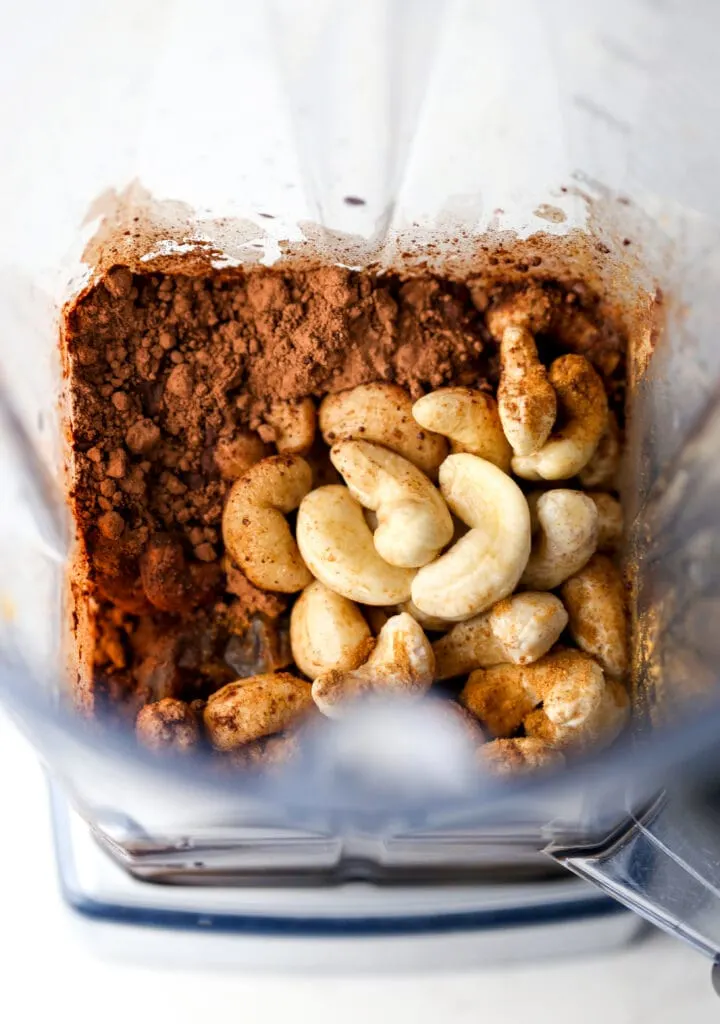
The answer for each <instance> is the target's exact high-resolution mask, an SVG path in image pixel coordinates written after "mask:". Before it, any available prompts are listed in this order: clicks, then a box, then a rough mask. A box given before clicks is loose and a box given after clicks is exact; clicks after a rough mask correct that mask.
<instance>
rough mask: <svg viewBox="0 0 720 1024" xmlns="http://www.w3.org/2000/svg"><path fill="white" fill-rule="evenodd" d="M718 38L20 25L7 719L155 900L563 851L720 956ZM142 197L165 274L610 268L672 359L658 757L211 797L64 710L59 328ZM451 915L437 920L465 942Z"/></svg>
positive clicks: (525, 7)
mask: <svg viewBox="0 0 720 1024" xmlns="http://www.w3.org/2000/svg"><path fill="white" fill-rule="evenodd" d="M718 30H720V9H719V8H718V7H717V6H716V5H714V4H713V3H711V2H709V0H708V2H703V0H694V2H692V3H690V4H686V5H680V4H674V3H670V4H663V5H657V4H650V3H645V2H642V0H633V2H631V3H626V2H621V0H609V2H607V3H605V4H603V5H597V4H592V3H589V2H583V3H571V2H570V0H548V2H547V3H545V4H542V5H538V4H535V3H533V2H532V0H518V3H516V4H512V5H509V6H508V5H506V6H505V7H500V6H498V5H497V4H494V3H491V2H490V0H482V2H471V0H465V2H455V3H451V2H444V0H418V2H417V3H416V4H413V5H412V13H411V12H410V7H409V5H407V4H404V3H402V2H399V0H368V2H367V3H365V4H362V5H357V4H351V3H346V2H344V0H342V2H339V3H326V2H321V3H311V2H308V0H303V2H299V3H298V2H293V3H291V2H287V0H268V2H266V3H261V4H234V3H230V2H229V0H209V2H207V3H204V4H203V5H197V4H195V3H193V2H192V0H163V2H158V3H155V4H152V5H147V4H145V3H141V2H140V0H125V2H123V3H122V4H120V3H111V4H104V5H97V4H93V3H90V2H88V0H70V2H68V3H66V4H64V5H62V6H61V7H60V6H51V7H49V6H48V5H47V4H45V3H43V2H42V0H28V2H26V3H25V4H23V5H22V6H21V8H19V9H18V10H17V11H15V12H14V14H13V21H12V26H11V28H10V29H9V30H8V31H6V33H5V35H4V38H3V43H2V48H3V60H2V61H0V86H1V87H2V89H3V93H4V95H5V96H6V97H7V98H9V100H8V102H6V103H5V104H4V105H3V107H2V108H1V109H0V132H1V133H2V137H3V138H4V139H5V140H6V143H7V145H6V156H5V160H4V188H3V190H2V193H1V194H0V222H1V223H2V224H3V243H2V246H3V260H2V269H0V311H1V313H2V320H1V322H2V349H1V358H2V373H3V379H2V388H3V391H2V415H1V416H0V438H1V441H2V447H1V450H0V454H1V455H2V460H3V472H4V480H5V485H4V488H3V494H2V496H1V498H0V517H1V519H2V524H3V528H2V530H1V531H0V540H1V542H2V543H0V549H1V554H0V558H1V564H2V565H3V584H2V593H1V594H0V610H1V611H2V654H3V657H2V679H1V681H0V693H1V694H2V696H3V699H4V700H5V702H6V703H7V705H8V706H9V707H10V708H11V710H12V711H13V713H14V714H15V716H16V717H17V719H18V721H19V722H20V723H21V725H22V726H23V727H24V728H25V730H26V732H27V734H28V735H29V736H30V738H31V740H32V742H33V743H34V744H35V745H36V747H37V748H38V751H39V753H40V756H41V757H42V758H43V760H44V761H45V763H46V764H47V766H48V768H49V771H50V773H51V775H52V776H53V778H54V779H55V780H56V783H57V784H58V785H59V786H60V787H62V789H63V790H64V792H66V793H67V794H69V796H70V798H71V800H72V802H73V805H74V806H75V807H76V808H78V809H79V810H80V812H81V813H82V815H83V816H84V818H85V819H86V820H87V821H89V822H90V823H91V826H92V829H93V831H94V834H95V835H96V836H97V837H98V838H99V840H100V841H101V842H102V843H103V844H104V846H105V848H106V849H108V850H110V851H112V853H113V855H114V856H115V857H117V859H118V861H119V862H121V863H122V864H124V865H125V867H126V868H128V869H129V870H130V871H131V872H132V873H134V874H135V875H136V876H137V877H141V878H145V879H151V880H163V881H179V880H182V881H183V882H185V883H188V884H191V883H192V882H193V880H197V881H203V882H204V883H205V884H206V885H207V884H212V882H213V880H215V881H217V880H224V881H225V882H226V883H227V880H228V879H230V880H234V881H235V882H238V881H239V882H242V883H243V884H244V885H245V886H246V887H247V886H248V885H249V884H250V883H252V885H255V886H256V887H262V888H263V891H264V892H265V891H266V890H267V889H268V887H269V886H271V885H272V884H275V882H277V883H278V884H279V883H282V882H283V880H284V881H287V880H288V879H298V878H299V879H302V880H304V881H305V882H306V883H307V882H308V881H313V882H316V883H318V885H320V884H322V883H325V882H328V881H335V882H339V881H342V880H343V879H344V878H347V877H361V876H362V877H365V878H367V879H370V880H384V881H398V880H399V881H405V882H407V881H409V880H411V879H413V878H420V879H424V880H427V881H428V884H430V883H431V882H432V883H433V884H435V883H439V882H445V881H447V880H448V878H453V879H455V880H457V879H458V878H459V877H468V878H471V879H475V880H477V879H489V880H492V879H497V878H498V872H501V871H506V872H507V871H510V873H511V874H513V877H518V878H523V877H536V875H537V872H541V873H542V872H543V871H550V872H551V871H552V861H551V859H549V858H547V857H544V859H542V860H540V859H539V858H538V855H539V854H541V853H542V854H543V855H545V854H547V853H550V854H551V856H552V857H554V858H555V859H556V860H557V861H560V862H561V863H563V864H565V865H566V866H567V867H569V868H571V869H572V870H573V871H575V872H576V873H578V874H581V875H582V876H584V877H585V878H588V879H590V880H592V881H593V882H595V883H596V884H597V885H599V886H600V887H601V888H602V889H604V890H605V891H606V892H608V893H610V894H611V895H613V896H614V897H616V898H618V899H619V900H621V901H622V902H624V903H625V904H626V905H629V906H632V907H633V908H634V909H636V910H638V911H639V912H640V913H641V914H643V915H644V916H646V917H648V918H649V919H651V920H653V921H655V922H656V923H659V924H660V925H661V926H663V927H665V928H667V929H668V930H670V931H673V932H676V933H678V934H680V935H682V936H683V937H684V938H686V939H687V940H688V941H691V942H693V943H694V944H695V945H696V946H697V947H698V948H700V949H701V950H703V951H704V952H706V953H708V954H709V955H712V956H715V955H717V954H718V952H720V901H719V900H718V897H717V885H718V881H719V877H718V869H717V864H718V863H720V829H716V828H715V827H714V825H715V810H714V807H715V801H714V796H715V794H714V789H713V780H714V779H715V778H716V777H717V771H718V764H717V759H716V758H714V757H713V748H714V746H715V745H716V744H715V737H716V735H717V733H718V731H720V714H719V713H718V709H717V706H716V704H717V679H718V666H719V665H720V649H718V640H717V636H718V635H720V631H718V630H717V629H716V628H715V622H716V621H717V620H718V615H717V609H718V608H719V607H720V605H718V600H719V599H720V594H719V593H718V590H719V589H720V550H718V544H719V543H720V542H719V541H718V539H717V523H716V521H715V518H714V515H715V513H714V510H715V509H716V508H717V507H718V500H719V499H720V475H719V471H718V469H717V466H718V464H719V463H718V460H717V457H716V454H715V453H716V451H717V444H718V437H719V436H720V412H719V411H718V403H717V384H718V378H719V375H720V374H719V371H720V346H718V344H717V343H716V340H715V333H716V319H717V317H716V308H717V295H718V294H719V293H720V195H719V193H718V190H717V187H716V181H717V177H718V173H720V144H719V143H718V141H717V138H716V136H715V133H713V131H712V130H711V126H712V124H713V123H714V121H715V120H716V119H717V115H718V103H719V101H718V96H720V63H719V62H718V61H717V59H716V55H715V53H714V40H715V39H716V38H717V33H718ZM98 197H104V200H103V202H98ZM149 197H151V199H152V204H154V205H155V208H156V210H157V211H158V212H159V216H160V218H161V219H160V226H159V227H158V228H157V232H156V243H157V245H156V248H155V249H154V250H153V251H148V252H147V253H146V257H143V259H145V258H146V259H147V266H148V267H150V268H151V267H154V266H156V265H159V264H158V263H157V261H158V260H161V259H164V258H174V257H176V256H180V255H182V252H183V251H187V250H188V249H189V250H192V249H193V248H199V249H202V248H205V249H212V250H213V251H214V252H216V253H219V254H221V255H220V256H219V257H218V264H217V265H221V266H233V265H242V264H244V263H251V262H257V261H258V260H260V261H261V262H263V263H265V264H268V265H270V264H272V263H273V261H274V260H275V259H276V258H277V257H278V256H279V255H280V253H281V251H282V250H283V247H284V246H287V245H288V244H295V243H298V244H299V243H302V242H303V240H310V241H312V242H313V244H314V245H315V246H316V247H318V248H319V249H320V250H321V251H322V250H323V249H324V250H325V251H326V252H327V253H329V254H331V255H333V254H334V255H335V258H337V259H340V258H342V261H343V262H345V263H346V264H351V265H362V263H363V262H367V261H368V260H369V259H370V258H372V259H378V258H379V259H380V262H381V263H382V261H383V260H384V261H385V262H386V263H388V262H389V261H391V260H392V259H393V257H394V256H395V255H396V254H397V252H398V251H399V248H400V244H401V241H406V240H407V239H408V238H411V239H413V240H414V244H415V246H416V249H417V250H419V251H421V250H422V243H423V239H424V238H426V237H429V235H430V234H431V233H434V235H435V236H437V237H441V236H444V237H446V238H447V237H452V236H453V235H458V234H459V235H461V236H462V238H463V239H464V240H465V242H467V243H468V244H471V243H472V242H473V241H476V240H477V239H478V238H480V237H482V236H484V237H492V238H493V239H495V240H496V241H497V240H500V242H501V243H502V240H503V239H505V240H507V239H509V238H510V237H519V238H528V237H530V236H532V235H534V234H536V233H539V232H543V233H544V234H545V235H549V236H553V237H554V238H556V239H557V240H558V245H560V246H561V245H562V242H563V239H568V238H572V237H575V236H576V235H577V234H578V233H579V234H580V235H582V237H584V238H586V239H589V240H591V241H592V244H593V245H594V246H595V247H596V250H597V252H598V253H600V257H599V259H600V263H599V265H601V267H602V268H605V269H604V270H603V273H606V275H607V279H608V281H612V282H614V285H613V287H616V288H618V289H619V292H618V294H621V293H624V294H626V295H627V296H628V297H630V299H632V301H633V302H636V303H638V304H639V305H641V304H642V303H643V302H644V303H645V308H646V309H649V308H650V307H652V308H653V309H654V310H655V313H656V314H657V316H656V320H655V321H654V323H652V324H649V325H648V326H647V329H646V331H645V334H644V336H643V338H640V339H639V342H642V343H643V344H644V345H645V347H646V348H649V347H651V346H652V345H654V351H653V352H652V355H651V357H650V359H649V363H648V365H647V366H645V367H641V368H638V373H637V377H638V379H637V381H636V382H635V389H634V398H633V406H632V413H631V431H630V435H631V436H630V452H629V474H628V479H629V481H630V484H629V485H628V488H627V503H628V504H627V507H628V508H629V509H630V510H631V516H632V530H631V545H632V550H631V553H632V558H633V564H634V565H635V566H636V567H637V579H636V601H637V607H636V617H637V630H638V632H637V635H638V645H637V656H638V678H637V685H638V693H639V700H638V703H639V704H641V705H642V710H643V713H644V715H645V717H646V719H647V720H648V721H651V722H652V726H653V728H648V729H645V728H642V729H639V730H638V735H637V736H636V737H634V738H633V739H632V740H631V739H630V738H628V740H627V742H625V743H624V744H621V745H619V746H618V747H616V748H613V750H612V751H610V752H608V753H606V754H605V755H603V756H599V757H597V758H595V759H592V760H590V761H588V762H586V763H583V764H581V765H579V766H578V769H577V771H573V772H572V773H569V774H568V775H566V776H563V777H560V776H558V777H552V778H549V779H542V780H537V781H531V782H524V783H518V784H517V785H506V786H497V785H496V786H491V785H486V786H479V785H477V784H471V783H470V782H469V781H468V779H467V778H466V777H465V776H464V775H463V774H462V768H461V766H458V774H456V775H453V776H452V778H450V777H449V776H448V778H446V779H444V780H442V779H441V780H438V779H437V778H434V779H433V785H432V786H430V787H429V789H428V790H426V791H424V792H420V791H419V790H418V789H417V787H416V788H415V789H414V790H413V789H411V791H410V792H408V791H406V790H404V789H403V788H402V786H400V787H399V789H398V790H397V791H394V792H392V791H391V792H388V793H386V794H385V795H384V797H383V799H382V800H378V799H377V798H376V795H373V794H372V793H369V792H368V791H365V790H363V788H362V787H360V788H359V789H357V790H354V789H353V788H352V787H350V788H349V789H348V788H347V786H346V784H345V783H343V781H342V780H338V779H335V778H334V779H332V780H328V779H322V778H321V777H320V776H318V775H315V776H313V775H310V776H309V777H308V778H306V779H305V780H303V783H304V784H303V785H301V784H300V782H299V780H298V779H295V780H283V781H282V782H277V783H275V782H273V783H269V784H260V783H257V782H251V781H248V782H247V784H245V785H243V786H242V787H240V786H237V787H228V786H226V785H221V784H218V785H215V784H214V782H213V780H212V778H211V777H210V776H209V775H208V776H207V777H203V776H202V773H200V774H199V775H198V776H193V777H191V776H190V775H189V774H188V773H184V774H183V773H182V772H179V771H178V772H175V771H169V770H166V769H163V768H161V767H159V766H158V765H157V764H155V763H153V762H152V761H151V760H149V759H147V758H143V757H142V755H141V754H140V753H139V752H138V751H136V750H135V749H134V748H131V746H130V745H129V742H128V741H127V740H124V739H123V738H122V737H120V736H111V737H107V736H103V737H102V738H99V737H98V736H97V735H96V734H95V733H94V731H93V730H92V728H90V727H89V726H88V724H87V723H86V722H84V721H83V720H82V718H81V717H79V716H76V715H74V714H73V713H72V712H71V711H69V710H68V708H67V702H66V701H65V700H64V699H63V694H62V689H63V682H62V678H63V672H62V671H61V662H62V656H61V651H62V639H63V634H64V631H65V630H66V627H67V620H66V615H67V607H66V604H65V603H64V599H63V591H64V575H65V565H66V560H67V558H68V553H69V545H70V544H71V537H70V532H71V531H70V528H69V524H68V523H67V522H66V519H65V515H64V512H63V509H64V504H63V498H62V467H63V460H64V458H65V451H64V443H65V441H64V437H63V420H62V413H61V408H60V405H59V402H60V399H61V396H62V388H63V377H62V366H61V362H60V356H59V348H58V330H59V314H60V310H61V305H62V303H63V301H65V300H66V299H67V298H68V297H69V296H70V295H73V294H77V293H78V291H79V290H81V289H82V288H83V287H84V286H85V285H86V284H88V283H89V282H90V281H91V280H92V279H93V273H94V270H95V268H93V267H91V266H88V265H87V264H85V263H83V261H82V254H83V251H84V250H85V246H86V244H87V243H88V242H89V241H90V239H91V238H93V236H94V235H95V233H96V231H97V229H98V227H99V226H100V225H101V223H102V222H103V217H104V216H105V214H104V212H103V211H105V210H107V209H108V204H111V205H112V203H114V204H115V206H116V207H117V205H118V203H119V202H120V203H122V202H124V203H126V204H127V203H128V202H132V201H138V200H139V199H142V200H143V201H146V200H147V201H148V202H149V201H150V200H149ZM267 213H270V214H271V215H272V217H271V218H268V217H266V216H265V217H264V216H263V214H267ZM183 247H184V248H183ZM339 253H342V254H343V255H342V257H340V256H339V255H338V254H339ZM447 259H452V253H450V250H449V249H448V250H447ZM623 290H624V292H623ZM660 300H662V302H661V301H660ZM422 728H423V723H419V725H418V729H419V734H421V733H422ZM424 767H425V768H426V769H427V778H431V777H432V773H433V770H434V767H433V763H431V762H430V761H428V762H427V764H425V765H424ZM458 779H460V782H458ZM308 792H310V793H311V797H309V796H308ZM716 833H717V837H716ZM715 851H717V854H718V855H717V856H716V853H715ZM540 865H544V866H540ZM353 873H354V874H353ZM246 891H247V889H246ZM428 892H430V890H429V889H428ZM432 892H433V895H432V898H430V896H428V899H427V901H426V902H423V897H422V894H421V893H420V895H418V896H417V900H416V903H415V904H414V906H413V913H415V914H416V916H418V920H420V915H421V914H424V915H425V916H424V917H422V920H424V921H427V920H431V919H432V918H433V915H435V917H437V916H440V917H442V915H443V914H445V915H447V913H449V912H450V911H449V909H448V907H449V904H448V903H447V901H446V902H445V904H443V901H442V898H441V897H438V895H437V889H433V890H432ZM433 900H434V901H435V902H433ZM438 900H439V902H438ZM210 902H212V901H210ZM281 904H282V898H281V897H278V898H277V899H276V900H275V903H274V905H275V907H276V908H277V906H279V905H281ZM458 907H460V908H461V909H462V907H463V904H462V900H460V903H459V904H458ZM456 909H457V908H456ZM286 910H287V908H285V910H284V911H283V913H284V915H285V917H284V918H283V919H284V920H285V919H286V917H287V913H286ZM316 911H317V908H314V909H313V913H315V912H316ZM294 913H295V916H296V918H297V919H299V918H300V917H302V916H303V915H305V916H306V917H307V915H308V910H307V905H305V904H303V905H302V906H301V907H300V909H297V910H296V911H294ZM318 913H320V916H321V917H323V920H324V921H325V925H327V926H328V927H329V924H328V922H331V921H332V920H334V919H335V918H337V916H338V913H339V914H340V915H341V916H343V919H344V920H346V921H347V920H350V919H357V920H360V919H362V920H366V919H367V918H368V916H370V917H372V918H373V919H374V921H375V924H376V925H377V923H378V922H379V921H381V920H382V919H383V913H382V912H381V910H379V909H378V907H377V906H375V905H373V904H372V901H370V902H369V903H368V902H361V903H359V904H357V905H354V906H350V905H348V906H345V907H344V909H343V910H341V911H340V912H336V915H335V918H333V912H332V910H328V909H324V910H322V911H319V912H318ZM407 914H408V909H407V907H404V909H403V910H402V911H398V914H397V916H400V917H402V916H403V915H405V918H406V917H407ZM270 916H272V914H270ZM276 916H277V914H276ZM387 916H392V914H390V915H387V914H386V915H385V917H387ZM405 918H403V919H405Z"/></svg>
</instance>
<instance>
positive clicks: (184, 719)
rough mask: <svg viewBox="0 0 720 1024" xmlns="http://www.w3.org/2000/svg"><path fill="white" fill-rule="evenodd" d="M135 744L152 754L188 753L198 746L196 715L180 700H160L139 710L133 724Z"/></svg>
mask: <svg viewBox="0 0 720 1024" xmlns="http://www.w3.org/2000/svg"><path fill="white" fill-rule="evenodd" d="M135 734H136V736H137V740H138V743H139V744H140V745H141V746H143V747H146V748H147V749H148V750H152V751H163V752H164V753H167V752H169V751H171V752H172V753H175V754H188V753H191V752H192V751H193V750H194V749H195V747H197V745H198V743H199V742H200V728H199V726H198V720H197V715H196V714H195V712H194V711H193V709H192V708H191V707H190V705H189V704H186V703H185V701H184V700H175V698H174V697H163V699H162V700H156V701H153V703H152V704H146V705H145V706H144V707H142V708H140V711H139V712H138V716H137V718H136V720H135Z"/></svg>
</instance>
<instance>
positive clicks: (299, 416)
mask: <svg viewBox="0 0 720 1024" xmlns="http://www.w3.org/2000/svg"><path fill="white" fill-rule="evenodd" d="M265 422H266V423H267V424H269V425H270V427H271V429H272V431H273V433H274V435H275V437H274V440H275V446H276V448H277V450H278V451H279V452H280V454H281V455H307V454H308V452H309V451H310V449H311V448H312V445H313V441H314V440H315V428H316V426H317V413H316V412H315V403H314V402H313V400H312V398H303V399H301V400H300V401H299V402H281V401H277V402H273V403H272V404H271V406H270V409H269V410H268V412H267V413H266V414H265Z"/></svg>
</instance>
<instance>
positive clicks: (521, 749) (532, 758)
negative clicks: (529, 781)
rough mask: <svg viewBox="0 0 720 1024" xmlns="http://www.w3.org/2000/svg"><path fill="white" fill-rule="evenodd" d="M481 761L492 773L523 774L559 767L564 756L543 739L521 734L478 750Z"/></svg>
mask: <svg viewBox="0 0 720 1024" xmlns="http://www.w3.org/2000/svg"><path fill="white" fill-rule="evenodd" d="M478 762H479V764H480V765H481V766H482V767H483V768H485V770H486V771H488V772H489V773H490V774H491V775H520V774H524V773H526V772H535V771H545V770H549V769H553V770H556V771H557V770H558V769H560V768H563V767H564V766H565V758H564V757H563V755H562V754H561V753H560V752H559V751H558V750H553V748H552V747H550V746H548V744H547V743H543V741H542V740H537V739H533V738H531V737H527V736H524V737H519V738H518V739H512V740H493V741H492V743H486V744H485V745H484V746H482V747H480V748H479V750H478Z"/></svg>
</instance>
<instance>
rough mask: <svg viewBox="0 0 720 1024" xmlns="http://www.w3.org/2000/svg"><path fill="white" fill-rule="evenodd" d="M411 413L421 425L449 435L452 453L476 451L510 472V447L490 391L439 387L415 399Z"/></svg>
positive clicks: (483, 457) (473, 453)
mask: <svg viewBox="0 0 720 1024" xmlns="http://www.w3.org/2000/svg"><path fill="white" fill-rule="evenodd" d="M412 413H413V416H414V417H415V419H416V420H417V422H418V423H419V424H420V426H421V427H425V428H426V430H434V431H435V433H436V434H442V435H443V436H444V437H448V438H450V441H451V442H452V446H451V447H452V451H453V452H454V453H457V452H469V453H470V454H471V455H479V456H480V458H481V459H487V461H488V462H492V463H493V465H495V466H497V467H498V468H499V469H501V470H502V471H503V472H504V473H509V472H510V460H511V458H512V449H511V448H510V445H509V443H508V440H507V438H506V437H505V434H504V433H503V428H502V424H501V422H500V416H499V415H498V407H497V402H496V401H495V399H494V398H493V397H492V395H488V394H486V393H485V392H484V391H473V390H472V389H471V388H439V389H438V390H437V391H433V392H431V393H430V394H429V395H425V397H424V398H420V399H418V401H417V402H416V403H415V405H414V406H413V407H412Z"/></svg>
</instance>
